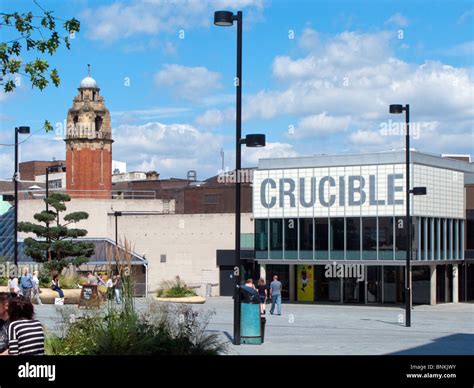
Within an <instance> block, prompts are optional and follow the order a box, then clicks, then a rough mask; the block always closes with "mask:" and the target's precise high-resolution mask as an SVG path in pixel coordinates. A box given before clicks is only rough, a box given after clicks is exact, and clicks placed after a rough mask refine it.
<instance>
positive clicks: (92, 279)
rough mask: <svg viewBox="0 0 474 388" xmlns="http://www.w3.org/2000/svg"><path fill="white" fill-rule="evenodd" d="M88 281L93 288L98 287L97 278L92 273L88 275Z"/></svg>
mask: <svg viewBox="0 0 474 388" xmlns="http://www.w3.org/2000/svg"><path fill="white" fill-rule="evenodd" d="M87 280H88V282H89V284H90V285H91V286H97V277H96V276H94V274H93V273H92V272H89V274H88V275H87Z"/></svg>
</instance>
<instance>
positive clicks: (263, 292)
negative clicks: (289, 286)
mask: <svg viewBox="0 0 474 388" xmlns="http://www.w3.org/2000/svg"><path fill="white" fill-rule="evenodd" d="M257 290H258V295H259V296H260V314H262V315H264V314H265V313H266V312H265V305H266V303H267V296H268V291H267V285H266V284H265V279H264V278H260V279H259V280H258V286H257Z"/></svg>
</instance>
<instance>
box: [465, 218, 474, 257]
mask: <svg viewBox="0 0 474 388" xmlns="http://www.w3.org/2000/svg"><path fill="white" fill-rule="evenodd" d="M466 249H469V250H474V219H473V220H466Z"/></svg>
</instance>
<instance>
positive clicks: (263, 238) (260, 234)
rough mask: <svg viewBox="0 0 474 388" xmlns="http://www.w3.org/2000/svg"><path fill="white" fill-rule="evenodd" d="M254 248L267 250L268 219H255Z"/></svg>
mask: <svg viewBox="0 0 474 388" xmlns="http://www.w3.org/2000/svg"><path fill="white" fill-rule="evenodd" d="M255 250H256V251H266V250H268V220H267V219H265V220H255Z"/></svg>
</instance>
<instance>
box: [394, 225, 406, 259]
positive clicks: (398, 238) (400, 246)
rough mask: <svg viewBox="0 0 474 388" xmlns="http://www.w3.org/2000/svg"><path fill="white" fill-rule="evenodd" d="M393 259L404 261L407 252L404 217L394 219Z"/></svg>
mask: <svg viewBox="0 0 474 388" xmlns="http://www.w3.org/2000/svg"><path fill="white" fill-rule="evenodd" d="M395 221H396V224H395V259H396V260H406V257H407V255H406V252H407V223H406V217H397V218H396V219H395Z"/></svg>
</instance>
